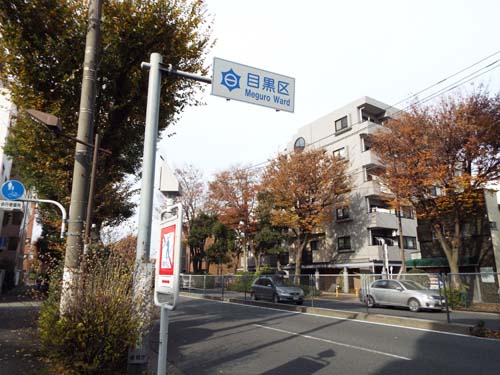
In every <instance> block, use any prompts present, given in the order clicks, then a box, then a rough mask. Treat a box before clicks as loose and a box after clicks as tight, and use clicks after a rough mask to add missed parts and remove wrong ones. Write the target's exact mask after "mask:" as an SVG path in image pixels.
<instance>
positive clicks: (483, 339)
mask: <svg viewBox="0 0 500 375" xmlns="http://www.w3.org/2000/svg"><path fill="white" fill-rule="evenodd" d="M182 297H184V298H191V299H202V300H205V301H209V302H217V303H227V304H231V305H239V306H247V307H251V308H254V309H263V310H273V311H281V312H282V313H287V314H297V315H309V316H317V317H319V318H324V319H333V320H344V321H349V322H354V323H362V324H368V325H375V326H384V327H394V328H400V329H407V330H410V331H420V332H429V333H435V334H437V335H449V336H458V337H464V338H468V339H473V340H481V341H496V342H498V339H494V338H489V337H479V336H471V335H464V334H462V333H455V332H444V331H436V330H433V329H429V328H417V327H408V326H402V325H398V324H391V323H381V322H373V321H368V320H361V319H351V318H341V317H338V316H329V315H321V314H314V313H308V312H301V311H289V310H283V309H277V308H273V307H264V306H254V305H242V304H241V303H236V302H228V301H219V300H211V299H207V298H203V297H194V296H186V295H183V296H182ZM349 312H352V311H349ZM396 317H397V316H396Z"/></svg>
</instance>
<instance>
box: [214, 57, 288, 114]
mask: <svg viewBox="0 0 500 375" xmlns="http://www.w3.org/2000/svg"><path fill="white" fill-rule="evenodd" d="M212 95H215V96H221V97H223V98H226V99H234V100H239V101H242V102H246V103H251V104H257V105H260V106H264V107H269V108H274V109H276V110H280V111H286V112H293V111H294V108H295V78H291V77H287V76H284V75H281V74H276V73H272V72H268V71H266V70H262V69H257V68H252V67H250V66H246V65H242V64H238V63H235V62H232V61H227V60H222V59H219V58H217V57H216V58H214V65H213V76H212Z"/></svg>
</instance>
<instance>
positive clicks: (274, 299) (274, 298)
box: [273, 294, 280, 303]
mask: <svg viewBox="0 0 500 375" xmlns="http://www.w3.org/2000/svg"><path fill="white" fill-rule="evenodd" d="M279 301H280V297H278V295H277V294H274V295H273V303H278V302H279Z"/></svg>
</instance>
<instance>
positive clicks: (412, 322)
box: [181, 292, 472, 336]
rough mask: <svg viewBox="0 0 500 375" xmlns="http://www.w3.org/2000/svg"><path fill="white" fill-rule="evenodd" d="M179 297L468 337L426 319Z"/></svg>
mask: <svg viewBox="0 0 500 375" xmlns="http://www.w3.org/2000/svg"><path fill="white" fill-rule="evenodd" d="M181 295H184V296H186V297H194V298H203V299H209V300H215V301H224V302H231V303H237V304H241V305H252V306H260V307H272V308H274V309H279V310H285V311H294V312H299V313H308V314H315V315H320V316H328V317H332V318H339V319H347V320H359V321H366V322H372V323H380V324H391V325H396V326H401V327H408V328H417V329H425V330H430V331H437V332H446V333H455V334H461V335H468V336H470V329H471V328H472V326H471V325H467V324H457V323H443V322H439V321H436V320H426V319H413V318H408V317H399V316H392V315H382V314H369V313H365V312H355V311H344V310H333V309H325V308H320V307H307V306H295V305H284V304H273V303H271V302H263V301H249V300H242V299H238V298H222V297H219V296H203V295H200V294H196V293H187V292H182V293H181Z"/></svg>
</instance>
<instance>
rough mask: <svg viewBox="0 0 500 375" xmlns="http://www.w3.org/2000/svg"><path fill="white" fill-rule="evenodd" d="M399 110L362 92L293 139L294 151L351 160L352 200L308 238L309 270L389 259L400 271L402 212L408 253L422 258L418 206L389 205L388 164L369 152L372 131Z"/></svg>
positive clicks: (373, 268)
mask: <svg viewBox="0 0 500 375" xmlns="http://www.w3.org/2000/svg"><path fill="white" fill-rule="evenodd" d="M397 112H398V109H396V108H393V107H391V106H389V105H387V104H384V103H382V102H379V101H377V100H375V99H372V98H370V97H362V98H360V99H358V100H356V101H354V102H352V103H350V104H348V105H346V106H344V107H342V108H340V109H338V110H336V111H334V112H332V113H330V114H328V115H326V116H324V117H321V118H320V119H318V120H316V121H314V122H312V123H310V124H308V125H306V126H303V127H302V128H300V129H299V130H298V132H297V134H296V135H295V136H294V138H293V140H292V141H291V142H290V143H289V145H288V147H287V151H289V152H292V151H297V150H302V149H305V150H307V149H308V148H324V149H326V150H327V151H328V152H331V153H333V154H337V155H340V156H342V157H344V158H346V159H348V161H349V168H348V173H349V175H350V178H351V179H352V186H353V188H352V192H351V194H350V199H349V203H348V204H347V205H345V206H343V207H336V210H335V215H334V217H332V221H331V224H330V225H329V226H327V228H325V230H324V233H318V234H317V235H316V238H314V239H313V240H311V241H310V242H309V244H308V246H307V248H306V250H305V251H304V253H303V254H302V259H303V272H304V273H308V270H310V272H314V271H315V270H318V271H319V272H320V273H338V272H339V271H341V270H343V271H344V272H349V273H357V272H361V273H364V272H366V273H380V272H381V271H382V268H383V264H384V259H386V258H387V261H388V265H389V269H390V270H392V272H394V273H396V272H398V271H399V269H400V267H401V254H400V248H399V244H398V243H399V237H400V236H399V233H398V227H399V226H398V215H401V224H402V232H403V238H404V249H405V258H406V259H412V258H416V257H419V244H418V241H417V220H416V217H415V213H414V210H413V208H412V207H404V208H403V209H402V210H401V212H400V213H398V212H396V211H395V210H394V209H393V208H392V207H391V206H390V204H389V202H388V197H390V196H391V192H390V191H388V190H387V188H385V187H384V186H383V185H382V184H381V182H380V180H379V179H378V176H377V174H378V173H380V171H381V170H382V168H383V166H382V165H380V163H379V161H378V160H377V157H376V156H375V155H374V154H373V153H372V151H370V134H373V133H374V132H375V131H377V129H378V128H380V126H381V123H382V122H383V121H384V120H386V119H388V118H390V117H391V116H392V115H394V114H396V113H397ZM384 244H385V245H386V246H384ZM385 254H387V255H385ZM385 257H386V258H385ZM291 262H292V263H293V258H292V259H291Z"/></svg>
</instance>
